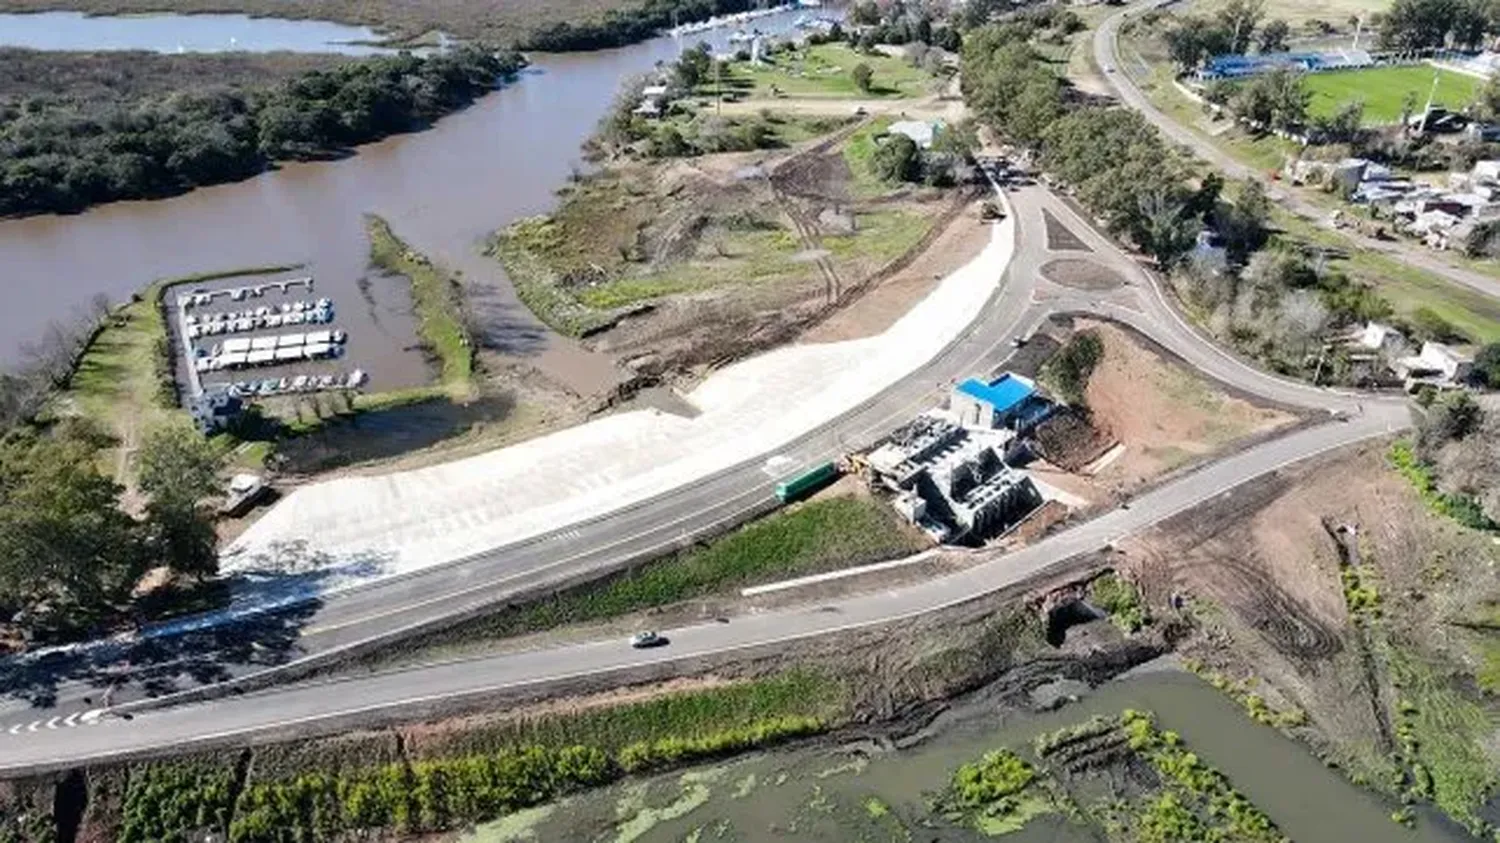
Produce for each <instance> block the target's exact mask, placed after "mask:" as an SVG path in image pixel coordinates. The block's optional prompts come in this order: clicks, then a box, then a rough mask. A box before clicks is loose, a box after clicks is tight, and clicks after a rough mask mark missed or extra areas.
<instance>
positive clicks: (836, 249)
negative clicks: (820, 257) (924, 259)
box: [823, 211, 933, 263]
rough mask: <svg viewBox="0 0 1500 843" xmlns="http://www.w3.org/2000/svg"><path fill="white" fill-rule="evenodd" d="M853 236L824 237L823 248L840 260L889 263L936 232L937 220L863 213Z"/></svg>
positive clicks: (902, 213)
mask: <svg viewBox="0 0 1500 843" xmlns="http://www.w3.org/2000/svg"><path fill="white" fill-rule="evenodd" d="M855 224H856V225H857V226H858V229H857V230H856V231H855V232H854V233H853V234H844V235H839V236H831V235H826V234H825V235H824V236H823V247H824V248H825V249H827V250H828V253H829V254H831V255H833V257H835V258H838V259H840V260H846V259H847V260H852V259H859V258H865V259H871V258H873V259H874V260H876V261H879V262H881V263H885V262H888V261H893V260H895V259H896V258H899V257H901V256H902V255H904V254H906V251H907V250H908V249H910V248H912V247H913V246H916V245H917V243H918V242H920V241H921V239H922V238H923V237H924V236H926V234H927V232H928V231H929V230H931V229H932V224H933V218H932V217H930V216H924V215H922V214H914V213H911V212H910V211H861V212H859V213H857V214H856V215H855Z"/></svg>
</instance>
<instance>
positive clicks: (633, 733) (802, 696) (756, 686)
mask: <svg viewBox="0 0 1500 843" xmlns="http://www.w3.org/2000/svg"><path fill="white" fill-rule="evenodd" d="M845 693H846V689H845V688H843V687H842V685H841V684H840V683H838V682H836V681H834V680H831V679H829V678H827V677H824V676H821V675H818V674H814V673H806V672H791V673H785V674H781V675H779V676H773V677H770V678H767V679H762V680H759V681H754V682H739V683H732V684H728V685H723V686H721V687H716V688H708V689H704V690H700V691H695V692H691V693H685V694H682V693H679V694H669V695H664V696H660V697H657V698H655V699H650V700H646V701H643V702H638V703H633V704H628V705H617V706H609V707H598V708H592V709H587V710H583V711H579V712H577V713H573V714H562V715H550V716H547V715H544V716H540V717H533V718H524V719H503V720H501V721H499V722H497V723H495V724H494V725H491V726H488V727H480V728H475V729H468V730H463V731H456V732H451V733H437V734H431V735H424V736H422V737H421V738H413V739H412V740H411V741H410V742H409V743H408V744H407V747H406V749H407V752H408V754H409V755H410V756H411V757H412V758H413V760H417V759H425V758H435V757H444V756H450V757H451V756H462V755H471V754H476V753H484V752H497V751H500V750H503V749H505V748H507V747H513V746H519V745H525V744H541V745H546V746H569V745H574V744H583V745H588V746H597V747H599V748H600V749H603V750H605V751H606V752H611V753H613V752H618V751H619V750H620V749H622V748H624V747H626V746H629V745H630V744H633V743H638V742H641V741H656V740H661V739H662V738H670V737H679V738H697V737H703V736H706V735H711V734H713V733H715V732H718V731H720V730H723V729H725V728H730V727H734V726H739V725H744V724H746V723H753V722H755V721H757V720H761V719H764V718H768V717H784V716H787V715H799V716H809V717H819V718H825V719H829V720H834V719H837V718H838V717H839V715H840V713H841V712H842V711H843V709H844V705H845V702H846V700H845Z"/></svg>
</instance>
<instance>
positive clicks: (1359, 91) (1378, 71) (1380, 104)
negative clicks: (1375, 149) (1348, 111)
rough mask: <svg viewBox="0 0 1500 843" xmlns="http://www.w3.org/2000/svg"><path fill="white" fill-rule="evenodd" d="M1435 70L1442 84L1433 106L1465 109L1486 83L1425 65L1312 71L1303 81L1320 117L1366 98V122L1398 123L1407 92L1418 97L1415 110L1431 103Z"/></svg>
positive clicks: (1310, 107)
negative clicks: (1429, 101)
mask: <svg viewBox="0 0 1500 843" xmlns="http://www.w3.org/2000/svg"><path fill="white" fill-rule="evenodd" d="M1434 72H1436V73H1437V75H1438V86H1437V93H1436V94H1435V95H1434V96H1433V105H1441V106H1445V107H1447V108H1451V109H1454V110H1457V109H1461V108H1463V107H1464V106H1466V105H1468V104H1469V103H1470V102H1472V101H1473V99H1474V96H1475V94H1477V93H1478V92H1479V89H1480V88H1482V87H1483V86H1484V81H1483V80H1481V79H1478V78H1475V77H1473V76H1465V75H1464V74H1462V73H1454V72H1453V71H1450V70H1436V69H1435V68H1433V67H1431V66H1430V65H1425V64H1417V65H1408V66H1403V67H1372V68H1370V69H1368V70H1338V71H1333V72H1331V73H1309V74H1307V75H1306V76H1304V77H1302V78H1303V84H1304V85H1306V87H1307V90H1308V91H1309V92H1311V93H1312V101H1311V102H1310V103H1309V104H1308V112H1309V113H1311V114H1313V115H1317V116H1322V115H1329V114H1333V113H1334V112H1336V111H1338V110H1339V108H1340V107H1341V106H1343V105H1344V104H1345V103H1348V102H1353V101H1354V100H1364V102H1365V124H1366V125H1370V126H1378V125H1384V124H1387V123H1397V122H1400V120H1401V103H1402V101H1403V100H1404V99H1406V95H1407V92H1411V93H1412V94H1414V95H1415V97H1416V103H1417V105H1416V109H1415V111H1421V109H1422V106H1423V105H1425V104H1426V103H1427V93H1428V92H1429V91H1431V90H1432V75H1433V73H1434Z"/></svg>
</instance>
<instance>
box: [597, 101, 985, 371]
mask: <svg viewBox="0 0 1500 843" xmlns="http://www.w3.org/2000/svg"><path fill="white" fill-rule="evenodd" d="M859 125H860V124H851V125H850V126H848V127H846V128H844V129H841V130H839V131H837V132H834V133H832V134H831V135H829V136H826V137H824V138H822V139H820V140H818V141H815V142H812V143H811V144H809V145H807V146H804V147H803V148H801V149H798V150H794V151H793V152H791V153H789V154H781V155H773V156H767V155H766V154H765V153H746V154H732V155H712V156H703V157H701V158H697V159H693V160H691V161H685V162H673V163H671V164H668V165H665V166H655V167H629V168H627V169H625V170H622V171H621V173H622V178H626V179H629V180H630V182H631V186H630V187H629V188H628V192H629V193H630V194H631V195H633V196H636V198H635V199H634V200H633V201H632V202H631V203H629V204H631V205H634V206H637V207H639V208H641V209H650V208H652V207H655V206H654V205H653V202H657V200H659V202H657V204H660V203H667V204H669V205H670V207H671V209H672V210H671V213H670V214H669V215H663V214H659V213H655V212H652V213H651V214H649V218H643V219H641V220H639V221H637V222H634V223H631V224H629V225H626V224H625V222H622V221H621V220H620V219H617V220H615V221H614V222H613V223H609V225H612V226H616V227H620V232H621V233H620V237H624V238H626V239H627V240H629V241H631V242H634V243H637V244H639V247H640V248H641V249H642V250H643V251H644V252H645V253H646V257H645V259H644V261H645V263H646V264H648V265H649V266H652V267H657V268H670V267H674V266H675V267H677V269H675V270H672V271H679V272H680V271H682V270H683V269H685V268H687V267H691V268H692V269H693V270H694V271H695V272H696V273H697V277H698V278H700V279H705V280H712V279H715V278H719V279H720V280H721V282H720V283H716V284H713V285H705V286H704V288H703V289H700V290H689V291H687V292H681V293H675V294H671V295H666V296H662V297H658V298H655V299H652V300H651V301H650V302H649V304H648V306H646V307H643V308H640V309H638V310H637V311H636V312H635V313H633V314H631V315H629V316H627V317H625V318H623V319H621V320H620V321H619V322H617V323H616V324H614V325H613V326H612V327H610V328H608V329H606V330H604V331H602V332H600V333H597V334H594V335H592V336H590V337H589V338H588V340H587V343H588V345H589V346H590V347H591V348H593V349H595V350H597V351H601V352H604V353H607V354H611V355H613V356H615V357H616V358H617V359H619V360H620V361H621V362H623V363H624V364H625V365H627V366H628V367H629V368H631V369H633V370H635V371H638V372H641V373H643V374H645V375H647V376H650V377H657V376H662V377H667V378H669V379H671V380H672V381H673V382H674V383H676V384H677V385H679V386H686V385H687V384H688V383H690V382H692V381H693V380H695V379H696V378H697V377H699V376H701V374H702V373H704V372H705V371H707V370H709V369H711V368H714V367H717V366H721V365H724V364H725V363H728V362H731V361H733V360H736V359H739V358H743V357H746V356H749V355H751V354H754V353H757V352H759V351H762V350H765V349H767V348H772V347H774V346H777V345H781V344H784V343H786V342H789V341H791V340H793V339H795V338H797V337H798V336H799V335H802V334H803V332H804V331H808V330H809V329H811V330H813V331H818V330H819V327H818V326H820V324H821V323H822V322H824V321H825V320H829V319H838V318H839V317H840V316H842V314H843V313H844V312H845V311H846V310H847V309H849V308H851V307H855V306H856V305H858V304H859V303H862V302H864V301H865V299H866V298H868V297H869V296H870V294H871V293H873V292H876V291H883V292H881V295H880V296H879V297H878V298H876V299H875V300H874V301H873V302H872V303H871V304H869V305H866V306H864V308H862V309H861V310H860V311H859V313H857V314H855V315H852V316H849V317H845V318H842V319H838V321H837V322H836V324H834V325H833V326H831V327H829V328H827V329H826V330H825V331H824V332H822V333H817V334H814V335H813V336H815V337H817V339H815V340H814V341H827V340H831V339H838V338H847V337H853V336H867V335H869V334H870V333H874V332H876V331H878V330H882V329H883V328H884V327H885V326H888V325H889V324H890V323H891V322H893V321H894V320H895V319H896V318H898V317H899V315H900V314H901V313H904V312H905V310H906V309H908V308H909V307H910V306H911V305H912V304H913V303H915V301H917V300H918V299H919V298H920V297H921V295H923V294H924V293H925V292H927V290H929V289H930V287H931V283H932V280H933V278H932V276H934V275H939V276H940V275H942V274H945V273H946V272H948V271H952V268H955V267H956V266H959V265H962V263H963V262H964V261H965V260H966V259H967V258H966V257H964V256H965V255H967V256H972V255H973V254H976V253H977V251H978V249H979V248H981V247H982V244H979V245H975V239H976V238H977V237H979V236H982V235H981V233H980V232H976V231H972V230H970V231H965V230H963V229H965V228H968V229H976V228H977V229H981V231H982V232H983V233H986V234H987V233H988V228H987V227H984V226H980V225H979V224H978V223H976V222H974V220H975V219H977V213H978V212H977V210H973V211H972V213H970V212H969V211H970V209H969V208H968V194H967V193H965V192H964V191H938V190H931V189H926V188H905V189H900V190H894V191H892V192H891V193H889V194H887V195H883V196H879V197H875V198H871V199H855V198H853V195H852V190H851V187H850V184H851V180H852V175H851V173H850V172H849V169H848V165H847V164H846V162H845V161H844V158H843V155H842V152H841V148H840V144H841V143H842V141H843V140H844V139H845V138H847V136H848V135H849V134H850V133H852V132H853V131H854V130H856V129H858V128H859ZM747 168H753V171H754V172H757V173H763V174H764V176H765V177H752V176H747V173H748V172H751V170H750V169H747ZM643 197H654V199H648V198H643ZM891 212H895V213H899V214H902V215H904V216H903V217H902V219H903V220H905V221H907V222H905V223H904V224H906V225H910V224H911V221H917V222H918V223H919V224H922V225H926V226H928V231H927V233H926V234H925V235H924V236H922V237H921V238H920V239H919V240H917V241H916V242H915V244H914V245H913V246H912V247H911V248H909V249H907V250H906V251H905V252H900V253H895V254H892V253H890V251H889V250H888V249H887V250H882V249H881V248H879V244H875V243H871V242H868V239H867V240H866V241H859V244H858V245H856V246H846V245H845V243H844V240H845V238H846V237H848V236H855V237H857V236H858V232H859V231H860V230H862V229H861V228H860V220H861V219H863V218H864V217H863V216H862V215H864V214H867V213H876V214H889V213H891ZM631 213H634V212H632V211H629V210H622V211H621V212H620V214H619V216H621V217H622V218H623V217H625V216H629V215H630V214H631ZM752 218H753V219H755V220H757V222H756V223H755V224H756V225H757V226H759V227H760V228H761V229H762V230H766V231H771V230H773V229H774V230H775V231H776V233H777V234H778V235H780V236H782V237H784V238H785V239H787V240H788V241H789V242H792V243H794V245H795V247H796V248H797V253H796V255H795V256H794V257H793V258H792V259H791V260H790V261H787V259H786V257H785V254H784V253H782V254H781V255H780V256H779V257H778V256H777V254H776V253H767V254H766V255H764V256H756V255H755V253H753V252H741V251H740V247H738V246H736V245H735V244H736V243H737V242H740V241H741V240H742V239H743V237H744V234H743V232H742V231H740V230H739V229H737V228H735V227H734V226H740V227H743V226H744V225H745V224H746V223H745V222H744V221H745V220H749V219H752ZM677 220H680V222H679V221H677ZM950 231H952V234H951V235H949V232H950ZM945 236H950V239H948V240H945V241H944V246H945V247H947V248H951V249H954V250H955V251H954V253H953V254H948V253H946V252H945V251H944V250H943V249H939V248H935V247H934V244H935V243H936V242H937V241H938V240H939V239H942V238H944V237H945ZM599 237H600V238H601V240H609V235H607V234H605V233H602V232H601V233H600V234H599ZM616 239H618V238H616ZM611 257H612V254H605V255H604V256H603V257H602V258H599V259H597V262H598V263H601V264H608V263H609V260H610V258H611ZM658 271H660V269H658ZM924 276H925V279H924Z"/></svg>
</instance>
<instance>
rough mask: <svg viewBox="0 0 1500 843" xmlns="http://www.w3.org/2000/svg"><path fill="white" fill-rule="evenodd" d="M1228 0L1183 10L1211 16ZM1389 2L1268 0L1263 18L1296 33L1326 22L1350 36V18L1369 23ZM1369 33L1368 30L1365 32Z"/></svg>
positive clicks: (1198, 0)
mask: <svg viewBox="0 0 1500 843" xmlns="http://www.w3.org/2000/svg"><path fill="white" fill-rule="evenodd" d="M1228 3H1229V0H1194V2H1193V3H1192V4H1191V5H1189V6H1187V7H1186V11H1188V12H1191V13H1195V14H1212V13H1213V12H1215V11H1218V10H1219V9H1221V8H1223V7H1224V6H1225V5H1227V4H1228ZM1390 8H1391V2H1390V0H1267V2H1266V4H1265V19H1266V20H1273V19H1275V18H1280V19H1282V20H1284V21H1286V22H1287V23H1290V24H1291V25H1292V29H1293V31H1294V32H1295V31H1296V30H1297V29H1299V28H1301V27H1304V26H1305V25H1306V24H1307V23H1308V22H1310V21H1315V20H1317V21H1325V22H1327V23H1328V24H1330V25H1332V26H1334V27H1336V28H1337V29H1338V30H1339V31H1341V32H1348V33H1351V34H1352V33H1353V27H1352V26H1350V24H1349V17H1350V16H1351V15H1359V16H1360V17H1363V18H1365V19H1366V20H1369V16H1370V15H1371V14H1374V13H1376V12H1380V13H1385V12H1388V11H1390ZM1368 31H1369V30H1368V29H1367V30H1366V32H1368Z"/></svg>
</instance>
